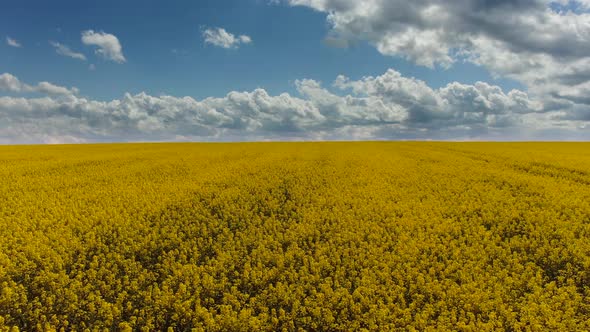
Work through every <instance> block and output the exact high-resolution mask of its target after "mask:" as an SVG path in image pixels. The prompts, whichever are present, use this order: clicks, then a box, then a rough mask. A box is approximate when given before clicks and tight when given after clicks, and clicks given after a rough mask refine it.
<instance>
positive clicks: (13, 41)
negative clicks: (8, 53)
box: [6, 36, 22, 47]
mask: <svg viewBox="0 0 590 332" xmlns="http://www.w3.org/2000/svg"><path fill="white" fill-rule="evenodd" d="M6 44H8V46H12V47H22V45H21V43H19V42H18V41H17V40H16V39H13V38H10V37H8V36H7V37H6Z"/></svg>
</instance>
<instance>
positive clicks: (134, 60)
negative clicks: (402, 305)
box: [0, 0, 590, 144]
mask: <svg viewBox="0 0 590 332" xmlns="http://www.w3.org/2000/svg"><path fill="white" fill-rule="evenodd" d="M0 38H1V39H0V144H19V143H25V144H29V143H84V142H128V141H133V142H136V141H267V140H502V141H504V140H568V141H569V140H588V139H590V0H579V1H569V0H558V1H550V0H512V1H510V0H416V1H411V2H409V1H405V0H404V1H402V0H364V1H361V0H215V1H213V0H205V1H194V0H190V1H189V0H185V1H161V0H141V1H138V0H126V1H113V0H105V1H101V2H100V3H98V2H91V3H88V2H80V1H73V0H68V1H65V0H55V1H51V2H49V1H40V0H37V1H33V0H20V1H5V2H3V3H1V4H0Z"/></svg>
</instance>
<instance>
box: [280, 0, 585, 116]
mask: <svg viewBox="0 0 590 332" xmlns="http://www.w3.org/2000/svg"><path fill="white" fill-rule="evenodd" d="M282 2H284V3H287V4H289V5H292V6H305V7H309V8H312V9H314V10H316V11H320V12H324V13H326V15H327V22H328V24H329V26H330V32H329V36H330V37H329V38H330V39H334V38H336V39H337V40H349V41H355V40H365V41H368V42H369V43H370V44H372V45H373V46H374V47H375V48H376V49H377V50H378V51H379V52H381V53H382V54H384V55H391V56H399V57H403V58H406V59H408V60H410V61H413V62H415V63H416V64H418V65H422V66H427V67H436V66H441V67H450V66H452V65H453V64H454V63H455V62H457V61H470V62H473V63H475V64H478V65H481V66H484V67H486V68H487V69H489V70H490V71H491V72H492V73H493V74H494V75H496V76H502V77H508V78H511V79H514V80H517V81H520V82H522V83H524V84H525V85H526V86H527V87H528V89H529V92H530V93H531V94H533V95H535V96H537V97H539V98H542V96H553V98H561V99H568V100H570V101H572V102H574V103H576V104H580V103H581V104H584V105H588V100H587V98H583V96H584V95H585V94H586V92H587V90H586V85H585V84H587V82H589V81H590V13H589V12H588V9H590V1H588V0H577V1H574V0H556V1H550V0H527V1H516V0H510V1H509V0H496V1H490V0H442V1H441V0H418V1H406V0H388V1H383V0H363V1H357V0H283V1H282ZM579 97H582V98H579Z"/></svg>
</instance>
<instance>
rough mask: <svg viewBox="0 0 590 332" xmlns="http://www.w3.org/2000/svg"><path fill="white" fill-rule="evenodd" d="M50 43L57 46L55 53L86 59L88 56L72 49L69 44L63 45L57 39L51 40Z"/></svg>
mask: <svg viewBox="0 0 590 332" xmlns="http://www.w3.org/2000/svg"><path fill="white" fill-rule="evenodd" d="M49 44H50V45H51V46H53V47H55V53H57V54H59V55H63V56H67V57H70V58H73V59H78V60H82V61H86V56H85V55H84V54H82V53H78V52H74V51H72V50H71V49H70V48H69V47H68V46H67V45H63V44H60V43H58V42H55V41H49Z"/></svg>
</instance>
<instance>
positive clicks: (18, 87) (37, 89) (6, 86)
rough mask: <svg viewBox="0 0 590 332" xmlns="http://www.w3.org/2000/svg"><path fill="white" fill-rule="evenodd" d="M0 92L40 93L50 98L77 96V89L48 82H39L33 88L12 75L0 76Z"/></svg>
mask: <svg viewBox="0 0 590 332" xmlns="http://www.w3.org/2000/svg"><path fill="white" fill-rule="evenodd" d="M0 91H7V92H12V93H41V94H46V95H51V96H73V95H76V94H78V92H79V91H78V89H77V88H71V89H68V88H65V87H62V86H58V85H55V84H52V83H49V82H39V83H38V84H37V85H35V86H31V85H28V84H25V83H22V82H21V81H20V80H19V79H18V78H17V77H15V76H14V75H12V74H9V73H4V74H2V75H0Z"/></svg>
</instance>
